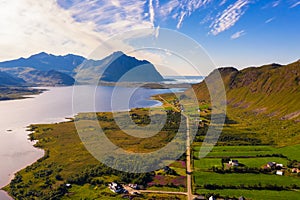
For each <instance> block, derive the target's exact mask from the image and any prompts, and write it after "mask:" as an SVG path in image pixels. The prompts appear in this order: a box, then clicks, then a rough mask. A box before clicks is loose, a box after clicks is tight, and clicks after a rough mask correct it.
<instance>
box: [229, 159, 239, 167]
mask: <svg viewBox="0 0 300 200" xmlns="http://www.w3.org/2000/svg"><path fill="white" fill-rule="evenodd" d="M229 164H230V165H231V166H239V161H238V160H230V161H229Z"/></svg>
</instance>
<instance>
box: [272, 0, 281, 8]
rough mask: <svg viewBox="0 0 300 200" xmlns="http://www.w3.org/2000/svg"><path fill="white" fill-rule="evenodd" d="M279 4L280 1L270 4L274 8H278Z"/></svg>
mask: <svg viewBox="0 0 300 200" xmlns="http://www.w3.org/2000/svg"><path fill="white" fill-rule="evenodd" d="M280 3H281V0H276V1H274V2H272V7H273V8H275V7H277V6H279V5H280Z"/></svg>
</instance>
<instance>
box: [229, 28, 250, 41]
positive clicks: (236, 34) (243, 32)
mask: <svg viewBox="0 0 300 200" xmlns="http://www.w3.org/2000/svg"><path fill="white" fill-rule="evenodd" d="M245 34H246V32H245V31H244V30H241V31H238V32H236V33H235V34H233V35H232V36H231V37H230V38H231V39H232V40H235V39H238V38H240V37H242V36H243V35H245Z"/></svg>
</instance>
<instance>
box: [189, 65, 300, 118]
mask: <svg viewBox="0 0 300 200" xmlns="http://www.w3.org/2000/svg"><path fill="white" fill-rule="evenodd" d="M218 70H219V72H220V74H221V76H222V79H223V81H224V85H225V88H226V95H227V103H228V106H229V111H230V107H231V108H233V109H234V108H239V109H242V110H244V111H251V112H253V113H256V114H264V115H266V116H271V117H277V118H279V119H282V120H295V121H299V120H300V61H297V62H295V63H292V64H289V65H278V64H271V65H265V66H262V67H251V68H246V69H243V70H241V71H238V70H237V69H235V68H220V69H218ZM213 73H216V71H214V72H212V73H211V74H210V75H209V76H212V74H213ZM193 89H194V90H195V91H196V94H197V96H198V98H199V100H200V101H206V102H208V101H209V93H208V91H207V87H206V84H205V81H204V82H202V83H200V84H197V85H194V87H193Z"/></svg>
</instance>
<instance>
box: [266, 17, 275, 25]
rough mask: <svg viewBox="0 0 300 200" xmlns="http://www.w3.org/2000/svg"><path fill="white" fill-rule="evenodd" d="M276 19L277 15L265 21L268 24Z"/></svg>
mask: <svg viewBox="0 0 300 200" xmlns="http://www.w3.org/2000/svg"><path fill="white" fill-rule="evenodd" d="M274 19H275V17H272V18H270V19H267V20H266V21H265V23H266V24H268V23H270V22H272V21H274Z"/></svg>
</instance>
